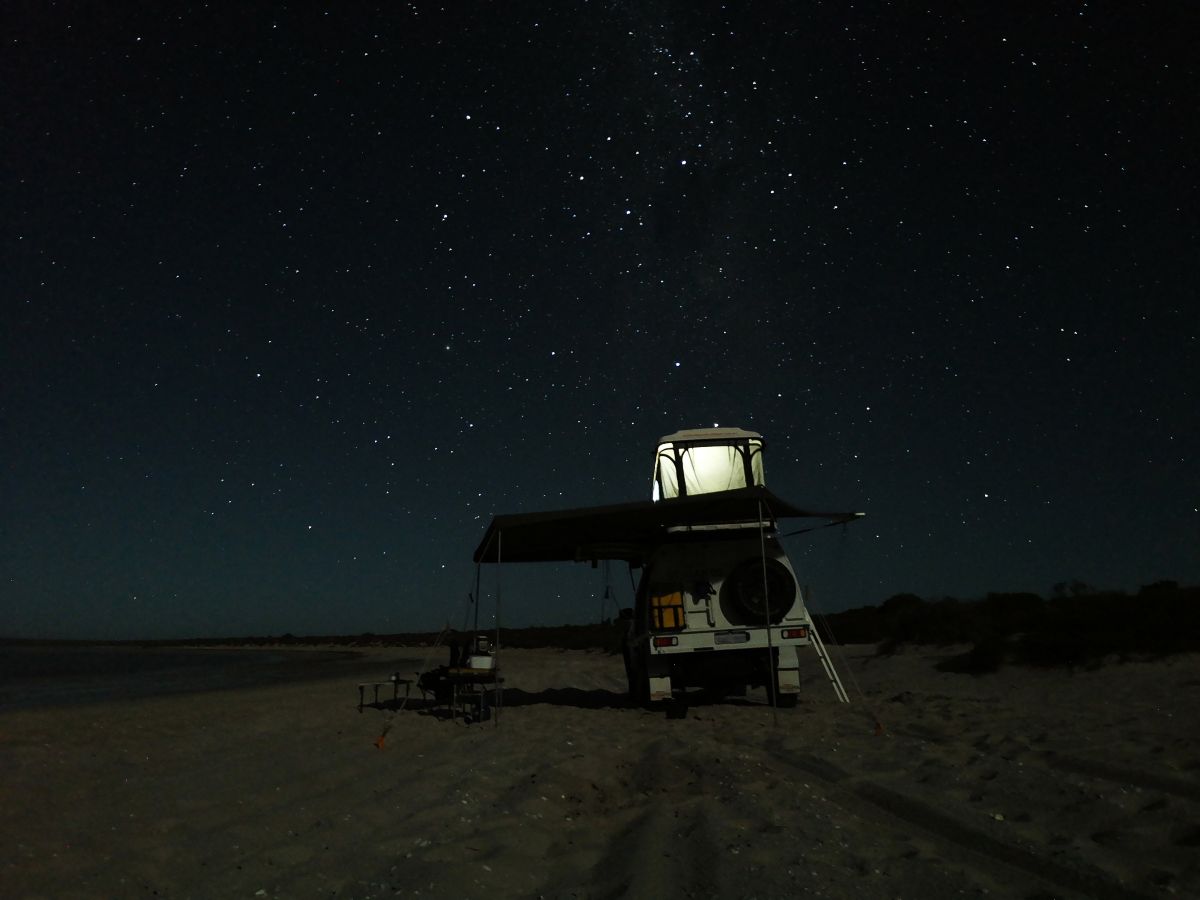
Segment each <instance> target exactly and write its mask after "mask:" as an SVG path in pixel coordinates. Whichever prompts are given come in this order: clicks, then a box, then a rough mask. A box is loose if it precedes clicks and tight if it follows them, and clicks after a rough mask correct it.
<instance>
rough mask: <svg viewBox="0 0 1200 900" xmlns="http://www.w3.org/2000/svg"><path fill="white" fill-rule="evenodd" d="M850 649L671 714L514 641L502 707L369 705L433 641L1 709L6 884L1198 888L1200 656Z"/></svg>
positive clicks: (126, 891)
mask: <svg viewBox="0 0 1200 900" xmlns="http://www.w3.org/2000/svg"><path fill="white" fill-rule="evenodd" d="M838 649H839V650H840V654H839V656H838V657H835V658H841V659H842V660H843V661H844V662H845V663H846V669H847V675H848V677H847V679H846V680H847V687H848V688H849V689H850V692H851V695H852V696H853V697H854V698H855V700H856V702H855V703H853V704H852V705H849V706H844V705H840V704H838V703H836V701H835V699H834V696H833V692H832V690H830V688H829V686H828V684H827V683H826V682H825V681H824V676H823V675H822V673H821V671H820V668H819V666H817V664H816V662H815V660H811V659H810V660H808V661H807V664H808V666H809V668H808V669H807V670H806V673H805V675H806V678H805V682H804V695H803V699H802V701H801V704H800V706H799V707H798V708H796V709H790V710H779V711H778V712H777V713H776V712H773V711H772V710H771V709H770V708H769V707H767V706H765V705H764V699H763V697H762V695H761V693H760V694H759V695H755V694H753V693H752V694H751V695H750V696H749V697H747V698H746V699H745V700H741V699H730V700H726V701H723V702H720V703H709V704H704V703H698V702H697V703H695V704H693V705H692V706H691V707H690V709H689V710H688V713H687V715H686V716H685V717H684V718H678V719H668V718H667V717H666V716H665V715H664V714H663V713H662V712H656V711H648V710H642V709H634V708H630V707H628V706H627V704H626V702H625V698H624V673H623V669H622V665H621V660H620V658H619V657H614V656H609V655H605V654H602V653H598V652H597V653H589V652H581V651H570V652H566V651H555V650H521V651H516V650H513V651H504V652H503V655H502V657H501V665H502V670H503V675H504V677H505V679H506V692H505V698H504V699H505V704H504V707H503V710H502V714H501V716H500V717H499V722H498V723H496V722H493V721H489V722H483V723H477V724H469V725H468V724H464V723H463V721H462V720H461V719H458V720H454V721H451V720H449V719H446V718H442V717H438V716H435V715H433V714H431V713H430V712H429V711H427V710H422V709H420V708H419V707H420V704H418V703H413V704H412V705H411V706H410V707H409V708H406V709H403V710H399V711H396V710H392V709H387V708H383V709H379V708H372V707H368V708H366V709H364V710H363V711H362V712H360V711H359V709H358V692H357V689H356V684H357V682H359V681H365V680H375V679H376V678H378V679H383V678H386V677H387V675H389V674H390V673H391V672H392V671H394V670H396V669H400V670H401V672H402V674H405V673H411V671H412V670H413V669H414V668H415V667H416V664H415V663H414V662H413V660H419V659H420V657H421V656H422V654H423V651H421V650H419V649H410V650H405V649H372V650H368V651H366V653H365V655H364V656H363V657H360V658H358V659H354V660H342V661H334V662H330V663H328V664H327V665H326V666H325V668H324V669H323V670H322V672H323V674H322V676H321V677H320V678H314V679H310V680H304V681H296V682H294V683H283V684H273V685H269V686H264V687H261V688H241V689H237V690H223V691H210V692H206V693H198V694H189V695H175V696H165V697H151V698H143V699H137V700H126V701H112V702H103V703H92V704H89V705H85V706H77V707H62V708H50V709H24V710H16V711H10V712H6V713H3V714H0V772H2V773H3V774H2V775H0V786H2V787H0V790H2V797H0V801H2V806H3V816H2V817H0V838H2V840H0V893H3V895H4V896H6V897H22V898H33V897H46V898H69V897H80V898H82V897H159V898H168V897H169V898H179V897H197V898H204V897H248V898H249V897H278V898H292V897H297V898H308V897H311V898H318V897H326V898H328V897H339V898H344V897H355V898H367V897H393V896H404V897H413V896H422V897H455V898H472V897H480V898H485V897H487V898H508V897H512V898H518V897H554V898H572V897H573V898H609V897H756V898H776V897H778V898H783V897H796V896H811V897H845V898H850V897H863V898H875V897H878V898H898V897H904V898H909V897H911V898H938V897H962V896H968V897H969V896H985V895H990V896H996V897H1019V898H1028V900H1034V898H1049V897H1098V898H1108V897H1111V898H1129V897H1159V896H1172V895H1174V896H1181V897H1184V896H1192V897H1194V896H1198V895H1200V852H1198V849H1197V848H1200V717H1197V715H1196V710H1197V709H1200V656H1197V655H1194V654H1192V655H1182V656H1176V657H1171V658H1166V659H1161V660H1157V661H1151V662H1131V663H1122V664H1118V663H1115V662H1113V663H1109V664H1106V665H1104V666H1102V667H1100V668H1097V669H1095V670H1089V671H1074V672H1072V671H1066V670H1058V671H1047V670H1032V669H1027V668H1017V667H1009V668H1005V669H1002V670H1001V671H1000V672H997V673H994V674H990V675H985V676H978V677H976V676H971V675H961V674H949V673H943V672H939V671H937V670H936V669H935V668H934V664H935V662H936V661H937V660H938V659H939V658H941V657H944V656H946V655H948V654H950V653H952V652H954V651H953V650H948V649H947V650H940V651H932V650H917V649H908V650H904V651H902V652H900V653H897V654H895V655H893V656H890V657H878V656H876V655H875V649H874V647H866V646H856V647H845V648H838ZM436 662H442V660H441V659H440V658H438V659H437V660H436ZM860 690H861V693H862V695H863V696H865V701H864V700H863V699H861V698H860V697H859V691H860ZM414 693H415V692H414ZM383 696H384V697H390V692H389V691H387V690H385V691H384V694H383ZM369 699H370V696H369V695H368V700H369ZM877 720H878V722H879V724H880V725H881V726H882V727H881V728H880V727H877V724H876V723H877ZM385 728H386V729H387V737H386V740H385V741H384V742H383V746H382V748H377V746H376V739H377V738H378V737H379V735H380V734H381V733H382V732H383V730H384V729H385Z"/></svg>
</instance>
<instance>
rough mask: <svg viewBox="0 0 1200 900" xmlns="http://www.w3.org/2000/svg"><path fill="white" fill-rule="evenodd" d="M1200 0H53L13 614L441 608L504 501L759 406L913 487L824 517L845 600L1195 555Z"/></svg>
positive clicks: (1108, 582) (1113, 578)
mask: <svg viewBox="0 0 1200 900" xmlns="http://www.w3.org/2000/svg"><path fill="white" fill-rule="evenodd" d="M1171 16H1176V17H1177V18H1176V19H1172V18H1170V17H1171ZM1188 16H1189V14H1188V13H1186V12H1178V11H1164V10H1162V9H1161V8H1155V9H1154V10H1153V11H1152V12H1146V11H1145V10H1143V11H1141V12H1139V11H1138V9H1137V8H1136V7H1134V6H1129V5H1124V6H1122V7H1121V9H1120V10H1119V11H1113V10H1102V9H1099V8H1093V7H1091V6H1087V5H1080V4H1065V3H1050V4H1045V5H1043V6H1042V7H1040V8H1039V11H1038V12H1037V13H1034V14H1025V15H1017V14H1016V13H1013V12H1011V11H1009V10H1007V9H1004V8H1001V7H989V6H986V5H981V6H979V7H977V8H972V9H965V8H962V7H957V6H956V7H954V8H953V10H946V11H941V12H938V11H933V12H927V11H923V10H911V11H908V10H905V9H904V8H903V7H901V8H890V9H883V10H879V11H875V12H871V11H860V10H857V9H853V10H852V9H848V8H843V7H842V6H841V5H839V4H826V5H823V4H812V5H810V4H791V3H788V4H759V3H755V4H745V5H737V4H727V5H724V6H722V5H717V4H685V3H555V4H543V5H541V6H535V5H531V4H491V5H486V6H485V5H470V6H459V5H457V4H453V5H450V6H449V7H448V8H447V9H440V8H438V7H436V6H426V5H424V4H404V5H395V6H385V7H383V8H380V9H377V10H371V11H364V10H362V9H356V8H346V9H342V8H340V7H330V8H328V9H325V10H320V9H317V10H313V11H311V12H297V11H283V10H279V9H273V8H271V7H268V6H258V5H256V4H242V5H240V6H239V7H238V10H237V11H236V12H228V11H222V12H219V13H218V12H216V11H213V10H191V11H187V12H177V11H175V10H174V9H171V8H168V7H162V8H159V7H156V6H153V5H146V6H140V7H137V8H132V9H131V10H126V11H124V12H122V13H121V14H114V13H112V12H111V11H105V12H103V14H102V13H101V12H100V11H98V10H96V9H93V8H90V7H86V6H83V5H72V4H65V5H59V6H57V7H53V8H42V7H40V6H36V7H29V8H28V9H26V10H25V11H24V12H23V13H20V14H17V15H16V16H15V17H10V25H9V26H8V27H7V28H6V39H5V49H4V52H3V54H2V58H3V66H4V70H3V75H4V83H5V84H6V85H7V88H6V90H5V92H4V97H3V98H0V112H2V113H3V121H4V122H6V123H7V125H6V127H5V128H4V129H3V131H2V132H0V149H2V151H3V154H2V158H3V159H4V162H5V175H4V185H5V188H4V193H3V195H2V196H0V204H2V212H3V222H4V226H3V230H2V232H0V235H2V243H0V253H2V254H3V255H2V257H0V271H3V272H4V274H5V278H4V281H5V284H4V289H3V291H4V293H3V296H4V306H5V309H6V315H5V327H4V329H3V330H2V331H0V334H2V339H3V356H2V358H0V367H2V368H0V377H2V385H0V415H2V417H3V435H4V452H3V457H4V465H3V467H2V468H0V479H2V481H0V490H2V494H0V505H2V506H3V508H4V510H5V512H4V515H3V517H2V518H0V521H2V522H3V526H2V527H3V542H2V545H0V554H3V556H2V557H0V573H2V577H3V585H2V590H3V593H4V595H5V596H4V602H3V604H0V633H8V634H17V635H27V636H38V635H61V636H81V637H88V636H112V637H128V636H186V635H198V634H245V633H252V632H260V633H261V632H273V633H280V632H284V631H291V632H293V633H302V632H318V631H326V632H329V631H335V632H350V631H365V630H371V631H376V632H383V631H394V630H401V629H410V628H412V629H415V628H429V627H436V626H437V625H439V624H441V623H442V622H444V621H445V620H446V619H447V618H451V619H453V618H455V617H458V616H460V615H461V612H462V608H463V606H462V605H463V600H464V597H465V596H466V593H467V590H468V589H469V588H470V586H471V583H472V575H473V573H472V569H471V565H470V555H471V551H472V550H473V549H474V546H475V543H476V542H477V540H478V538H479V536H480V535H481V534H482V533H483V530H484V528H485V526H486V524H487V522H488V521H489V520H490V518H491V516H492V515H494V514H497V513H508V512H519V511H532V510H537V509H546V508H555V507H567V506H585V505H589V504H596V503H608V502H620V501H625V500H636V499H643V498H645V497H648V496H649V489H650V483H649V482H650V469H651V462H652V453H653V449H654V443H655V441H656V439H657V438H658V437H659V436H660V435H663V434H666V433H669V432H672V431H675V430H676V429H679V428H685V427H696V426H707V425H712V424H714V423H720V424H722V425H734V426H741V427H746V428H752V429H754V430H757V431H759V432H761V433H763V434H764V435H765V436H766V439H767V447H768V449H767V482H768V484H769V485H770V486H771V488H772V489H773V490H774V491H775V492H776V493H778V494H780V495H781V496H783V497H785V498H787V499H789V500H792V501H794V502H796V503H799V504H804V505H809V506H817V507H825V508H834V509H857V510H863V511H865V512H866V513H867V514H868V517H867V518H866V519H865V520H864V521H862V522H860V523H856V524H855V525H853V526H850V527H848V528H847V529H845V531H844V532H840V531H838V532H834V531H830V532H827V533H821V534H819V535H815V536H809V537H806V538H803V539H801V538H797V539H795V543H794V544H791V545H789V546H790V549H791V552H792V553H793V556H794V558H795V559H796V561H797V563H798V565H799V566H800V567H801V568H802V574H801V580H802V582H807V583H810V584H811V585H812V588H813V591H814V596H815V597H816V598H817V601H818V607H819V608H820V607H823V608H825V609H827V610H832V609H839V608H844V607H847V606H855V605H861V604H864V603H875V602H878V601H880V600H883V599H884V598H886V597H888V596H890V595H891V594H894V593H898V592H901V591H912V592H915V593H918V594H921V595H923V596H931V597H936V596H942V595H955V596H961V597H974V596H980V595H982V594H984V593H986V592H988V591H1000V590H1034V591H1039V592H1043V593H1044V592H1046V591H1048V590H1049V589H1050V586H1051V584H1053V583H1055V582H1058V581H1063V580H1069V579H1081V580H1083V581H1086V582H1088V583H1090V584H1093V585H1096V586H1099V587H1111V588H1126V589H1136V588H1137V587H1138V586H1139V585H1140V584H1144V583H1147V582H1150V581H1154V580H1156V579H1161V578H1173V579H1179V580H1182V581H1185V582H1187V581H1192V582H1194V581H1196V580H1197V578H1200V553H1197V549H1196V548H1197V547H1200V513H1198V512H1197V496H1198V493H1200V478H1198V477H1197V461H1196V450H1197V437H1198V435H1197V430H1198V429H1197V419H1198V417H1197V415H1196V409H1197V404H1196V372H1197V370H1198V367H1197V326H1198V318H1200V316H1198V313H1197V304H1196V300H1195V285H1196V278H1195V274H1196V262H1197V259H1200V253H1198V249H1200V248H1198V246H1197V245H1198V241H1197V233H1198V230H1197V213H1196V211H1197V209H1200V203H1198V202H1197V199H1198V198H1197V196H1196V193H1197V192H1196V184H1197V181H1198V179H1197V171H1196V163H1195V160H1196V159H1197V158H1200V153H1198V147H1197V141H1196V136H1195V133H1196V127H1195V121H1196V102H1195V98H1196V97H1197V96H1200V79H1198V78H1197V66H1196V63H1195V61H1194V54H1193V53H1191V52H1190V50H1189V48H1188V47H1187V46H1186V43H1187V42H1186V41H1185V39H1184V36H1185V35H1190V34H1194V33H1195V26H1196V25H1197V22H1196V21H1195V19H1194V17H1192V18H1190V19H1189V18H1188ZM504 578H505V579H507V590H508V592H509V594H510V596H509V598H508V600H507V601H506V605H505V608H506V610H508V615H509V616H510V617H511V618H510V623H511V624H529V623H544V622H549V623H557V622H582V621H588V620H590V619H592V618H594V617H595V615H596V614H597V600H596V597H597V596H598V595H599V594H600V593H601V592H602V591H603V572H602V570H597V571H592V570H590V569H587V568H586V567H570V566H567V567H558V568H547V569H545V570H543V569H540V568H536V569H533V570H530V571H527V572H518V571H515V570H514V571H513V572H511V573H508V572H506V573H504ZM613 578H614V581H615V584H616V587H615V589H616V590H617V591H618V593H621V594H622V596H624V597H625V598H626V601H625V602H627V598H628V594H629V580H628V577H627V576H626V575H625V574H624V573H623V572H621V573H617V574H614V575H613ZM619 599H620V598H619Z"/></svg>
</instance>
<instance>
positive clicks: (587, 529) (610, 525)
mask: <svg viewBox="0 0 1200 900" xmlns="http://www.w3.org/2000/svg"><path fill="white" fill-rule="evenodd" d="M860 515H861V513H837V512H815V511H812V510H806V509H800V508H799V507H796V506H793V505H792V504H790V503H788V502H787V501H785V500H782V499H780V498H779V497H776V496H775V495H774V494H772V493H771V492H770V491H769V490H767V489H766V488H765V487H762V486H756V487H747V488H740V489H738V490H733V491H722V492H720V493H712V494H697V495H695V496H690V497H677V498H673V499H669V500H659V501H657V502H655V501H651V500H645V501H640V502H636V503H620V504H616V505H613V506H589V507H585V508H582V509H563V510H555V511H552V512H535V513H519V514H516V515H504V516H496V517H495V518H493V519H492V521H491V524H490V525H488V528H487V531H486V532H484V535H483V540H482V541H480V543H479V546H478V547H477V548H476V550H475V562H477V563H479V562H555V561H562V560H575V561H580V562H582V561H590V560H602V559H619V560H625V561H628V562H639V561H641V560H643V559H645V558H646V556H647V555H648V553H649V551H650V550H651V549H652V548H653V547H654V546H655V545H657V544H660V543H662V541H663V540H665V539H666V537H667V534H668V529H669V528H689V527H691V528H696V527H702V526H705V525H720V524H726V523H738V522H757V521H758V520H759V517H760V516H761V517H762V519H763V520H764V521H766V522H768V523H774V522H775V521H776V520H778V519H793V518H795V519H799V518H810V519H827V520H829V523H830V524H837V523H839V522H850V521H853V520H854V519H856V518H858V517H859V516H860Z"/></svg>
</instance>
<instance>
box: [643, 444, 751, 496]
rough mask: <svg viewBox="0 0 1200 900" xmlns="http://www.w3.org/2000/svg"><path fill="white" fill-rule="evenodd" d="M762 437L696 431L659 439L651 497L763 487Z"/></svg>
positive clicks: (655, 455)
mask: <svg viewBox="0 0 1200 900" xmlns="http://www.w3.org/2000/svg"><path fill="white" fill-rule="evenodd" d="M762 450H763V439H762V435H761V434H757V433H756V432H753V431H743V430H742V429H741V428H696V429H692V430H689V431H677V432H675V433H674V434H668V435H666V436H665V437H663V438H660V439H659V442H658V450H657V451H656V452H655V454H654V482H653V485H652V489H651V498H652V499H654V500H670V499H672V498H675V497H693V496H696V495H697V494H711V493H715V492H718V491H731V490H737V489H739V488H745V487H754V486H756V485H762V484H764V483H765V482H764V480H763V454H762Z"/></svg>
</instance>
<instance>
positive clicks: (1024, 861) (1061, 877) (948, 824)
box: [764, 744, 1152, 900]
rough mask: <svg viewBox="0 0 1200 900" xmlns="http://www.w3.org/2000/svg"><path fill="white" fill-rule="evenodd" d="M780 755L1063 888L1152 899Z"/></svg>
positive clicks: (812, 761)
mask: <svg viewBox="0 0 1200 900" xmlns="http://www.w3.org/2000/svg"><path fill="white" fill-rule="evenodd" d="M764 749H765V750H766V751H767V752H768V753H770V754H771V755H772V756H773V757H774V758H776V759H777V760H779V761H780V762H782V763H784V764H786V765H789V766H791V767H793V768H795V769H799V770H800V771H802V772H804V773H806V774H808V775H812V776H814V777H816V778H820V779H821V780H823V781H825V782H827V783H829V784H831V785H835V786H836V787H837V788H838V789H839V790H841V791H844V792H845V793H847V794H850V795H852V796H853V797H855V798H857V799H858V800H860V801H864V802H866V803H868V804H870V806H871V807H872V808H874V809H877V810H881V811H883V812H885V813H887V814H888V815H890V816H892V817H893V818H895V819H899V820H900V821H902V822H904V823H906V824H909V825H915V826H916V827H918V828H920V829H922V830H923V831H926V832H928V833H929V834H932V835H934V836H935V837H937V838H940V839H941V840H943V841H946V842H948V843H951V844H954V845H955V846H957V847H959V848H961V849H963V850H967V851H969V852H970V853H973V854H975V855H977V856H982V857H985V858H987V859H988V860H990V861H992V862H997V863H1002V864H1003V865H1006V866H1011V867H1012V868H1015V869H1020V870H1021V871H1022V872H1025V873H1027V874H1029V875H1034V876H1036V877H1037V878H1040V879H1042V880H1043V881H1047V882H1049V883H1051V884H1054V885H1056V886H1058V887H1060V888H1065V889H1066V890H1069V891H1073V892H1075V893H1078V894H1082V895H1084V896H1087V897H1092V898H1095V900H1152V898H1151V897H1150V895H1147V894H1139V893H1137V892H1136V891H1135V890H1133V888H1131V887H1130V886H1128V885H1122V884H1120V883H1118V882H1116V881H1113V880H1112V879H1111V878H1109V877H1108V876H1106V875H1104V874H1103V873H1101V872H1099V871H1095V870H1093V871H1082V870H1077V869H1073V868H1070V867H1068V866H1065V865H1063V864H1061V863H1058V862H1055V861H1054V860H1052V859H1047V858H1046V857H1044V856H1039V855H1038V854H1037V853H1034V852H1033V851H1032V850H1027V849H1026V848H1024V847H1019V846H1017V845H1015V844H1009V843H1006V842H1004V841H1002V840H999V839H998V838H995V837H993V836H992V835H990V834H987V833H985V832H983V831H979V830H978V829H975V828H972V827H971V826H970V825H968V824H966V823H964V822H962V821H960V820H958V819H956V818H954V817H953V816H950V815H947V814H946V813H944V812H942V811H941V810H939V809H936V808H935V807H933V806H930V805H929V804H927V803H924V802H923V801H921V800H918V799H916V798H915V797H910V796H907V795H905V794H901V793H899V792H897V791H894V790H891V789H890V788H886V787H884V786H883V785H880V784H876V783H875V782H873V781H869V780H866V779H863V778H860V777H858V776H854V775H851V774H850V773H849V772H847V771H845V770H844V769H842V768H840V767H838V766H837V765H835V764H833V763H831V762H829V761H828V760H824V759H820V758H819V757H815V756H810V755H808V754H805V753H796V752H794V751H790V750H787V749H784V748H783V747H780V746H778V745H777V744H776V745H773V746H767V747H764Z"/></svg>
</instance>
